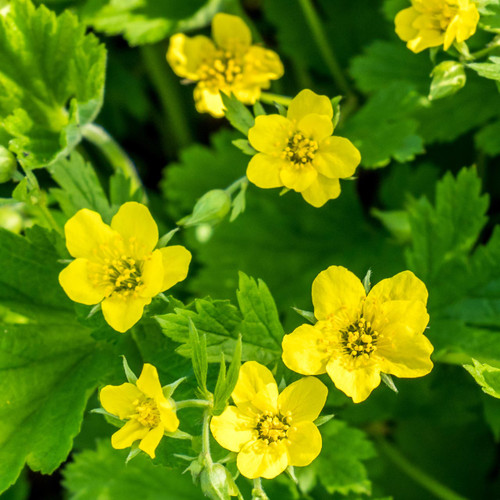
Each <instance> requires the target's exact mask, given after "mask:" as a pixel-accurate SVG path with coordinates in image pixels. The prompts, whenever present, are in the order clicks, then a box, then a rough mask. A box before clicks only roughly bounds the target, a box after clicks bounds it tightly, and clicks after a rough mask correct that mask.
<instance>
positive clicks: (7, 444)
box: [0, 228, 114, 491]
mask: <svg viewBox="0 0 500 500" xmlns="http://www.w3.org/2000/svg"><path fill="white" fill-rule="evenodd" d="M30 236H31V241H30V240H28V239H27V238H23V237H20V236H16V235H14V234H12V233H9V232H7V231H5V230H0V260H1V261H2V265H3V266H5V268H4V271H3V272H2V274H1V278H0V281H1V286H0V302H1V303H2V304H3V305H6V306H7V307H8V309H9V310H11V311H14V312H17V313H19V314H20V315H21V316H17V317H14V321H15V322H14V323H3V324H1V326H0V328H1V331H2V335H1V337H0V373H1V377H2V385H1V389H0V402H1V403H0V491H3V490H5V489H6V488H7V487H8V486H9V485H10V484H12V483H13V482H14V481H15V479H16V477H17V476H18V474H19V473H20V471H21V469H22V468H23V466H24V464H25V463H27V464H28V466H29V467H30V468H31V469H33V470H36V471H41V472H42V473H45V474H48V473H52V472H53V471H54V470H55V469H56V468H57V467H58V466H59V465H60V464H61V463H62V462H63V461H64V460H65V459H66V457H67V456H68V454H69V452H70V451H71V448H72V441H73V438H74V436H75V435H76V434H77V433H78V432H79V429H80V424H81V421H82V418H83V412H84V410H85V406H86V402H87V399H88V397H89V396H90V394H91V393H92V391H93V390H94V389H95V387H96V386H97V384H98V383H99V382H100V380H102V378H103V377H105V376H106V374H108V373H109V370H110V368H111V367H112V366H113V363H112V361H113V359H114V355H113V354H112V352H111V351H110V348H109V346H105V345H101V344H99V343H96V342H95V340H94V339H93V338H92V337H91V335H90V331H89V330H88V329H87V328H85V327H84V326H82V325H81V324H80V323H78V322H77V320H76V318H75V314H74V311H73V305H72V303H71V301H70V300H69V299H68V298H67V297H66V296H65V295H64V293H63V292H62V290H61V288H60V287H59V285H58V283H57V276H58V272H59V271H60V269H61V266H60V265H59V264H58V263H57V258H58V255H57V253H56V252H55V250H54V247H53V245H52V242H51V240H50V235H48V234H47V233H46V232H44V231H42V230H40V228H38V229H35V230H33V231H32V232H31V233H30ZM0 321H2V320H0Z"/></svg>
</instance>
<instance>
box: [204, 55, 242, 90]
mask: <svg viewBox="0 0 500 500" xmlns="http://www.w3.org/2000/svg"><path fill="white" fill-rule="evenodd" d="M242 71H243V69H242V60H241V57H237V56H236V55H235V54H233V53H232V52H230V51H223V50H217V51H216V53H215V57H214V58H213V59H211V60H209V61H206V62H204V63H203V64H202V65H201V66H200V68H199V70H198V76H199V77H200V84H201V87H206V88H212V89H220V88H223V87H225V86H226V85H227V84H233V83H235V82H236V81H239V80H241V79H242Z"/></svg>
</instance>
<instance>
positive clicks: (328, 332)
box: [283, 266, 433, 403]
mask: <svg viewBox="0 0 500 500" xmlns="http://www.w3.org/2000/svg"><path fill="white" fill-rule="evenodd" d="M312 299H313V304H314V315H315V316H316V318H317V319H318V322H317V323H316V324H315V325H314V326H313V325H307V324H306V325H302V326H299V327H298V328H297V329H295V330H294V331H293V332H292V333H291V334H290V335H285V337H284V339H283V361H284V363H285V365H286V366H287V367H288V368H290V369H291V370H293V371H295V372H298V373H301V374H304V375H319V374H321V373H325V372H327V373H328V375H329V376H330V378H331V379H332V380H333V382H334V384H335V386H336V387H337V388H338V389H340V390H341V391H343V392H344V393H345V394H347V395H348V396H349V397H351V398H352V400H353V401H354V402H355V403H359V402H361V401H364V400H365V399H366V398H367V397H368V396H369V395H370V393H371V392H372V390H373V389H375V387H377V386H378V385H379V384H380V372H382V373H388V374H392V375H395V376H397V377H410V378H412V377H421V376H423V375H426V374H427V373H429V372H430V371H431V370H432V367H433V364H432V362H431V360H430V355H431V353H432V351H433V347H432V344H431V343H430V342H429V340H428V339H427V338H426V337H425V336H424V335H423V332H424V330H425V328H426V326H427V323H428V321H429V315H428V314H427V309H426V304H427V289H426V287H425V285H424V283H422V281H420V280H419V279H418V278H417V277H416V276H415V275H414V274H413V273H412V272H410V271H404V272H402V273H399V274H396V276H393V277H392V278H389V279H385V280H382V281H381V282H380V283H378V284H377V285H375V286H374V287H373V288H372V289H371V291H370V293H369V294H368V295H366V292H365V289H364V287H363V285H362V283H361V281H360V280H359V279H358V278H357V277H356V276H355V275H354V274H353V273H351V272H350V271H348V270H347V269H345V268H344V267H340V266H331V267H329V268H328V269H327V270H326V271H322V272H321V273H319V275H318V276H317V277H316V279H315V280H314V282H313V286H312Z"/></svg>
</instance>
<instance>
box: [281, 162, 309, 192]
mask: <svg viewBox="0 0 500 500" xmlns="http://www.w3.org/2000/svg"><path fill="white" fill-rule="evenodd" d="M317 177H318V172H317V171H316V169H315V168H314V167H313V166H312V165H311V164H308V163H306V164H305V165H302V166H295V165H294V164H293V163H290V162H286V163H285V165H284V166H283V167H282V168H281V170H280V179H281V182H282V183H283V185H284V186H286V187H287V188H288V189H293V190H294V191H297V192H299V193H301V192H303V191H305V190H306V189H307V188H308V187H310V186H311V185H312V184H313V182H314V181H315V180H316V178H317Z"/></svg>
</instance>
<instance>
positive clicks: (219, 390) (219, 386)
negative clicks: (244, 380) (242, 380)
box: [212, 336, 242, 415]
mask: <svg viewBox="0 0 500 500" xmlns="http://www.w3.org/2000/svg"><path fill="white" fill-rule="evenodd" d="M241 349H242V342H241V336H240V338H239V339H238V342H237V343H236V347H235V349H234V353H233V359H232V360H231V364H230V365H229V370H228V371H227V374H226V362H225V360H224V353H221V362H220V370H219V376H218V377H217V383H216V385H215V390H214V406H213V409H212V414H213V415H220V414H221V413H222V412H223V411H224V409H225V407H226V404H227V402H228V400H229V398H230V397H231V394H232V392H233V389H234V388H235V386H236V382H238V375H239V373H240V365H241Z"/></svg>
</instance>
